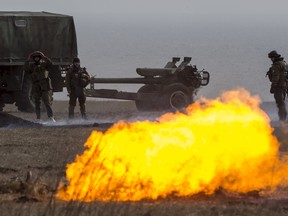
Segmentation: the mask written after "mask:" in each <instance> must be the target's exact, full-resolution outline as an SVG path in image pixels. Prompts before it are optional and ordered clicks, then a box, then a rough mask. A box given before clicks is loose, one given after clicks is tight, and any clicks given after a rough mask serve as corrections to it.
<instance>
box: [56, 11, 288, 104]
mask: <svg viewBox="0 0 288 216" xmlns="http://www.w3.org/2000/svg"><path fill="white" fill-rule="evenodd" d="M285 20H286V21H287V20H288V19H287V17H285V16H277V17H274V16H272V15H271V16H269V15H266V16H264V15H263V16H259V15H257V16H256V15H253V14H252V15H251V14H250V15H247V16H246V15H230V16H228V15H226V16H219V15H217V16H216V15H214V16H213V15H197V16H196V15H193V14H192V15H191V14H178V15H169V14H166V15H165V14H152V15H149V14H147V15H143V14H142V15H141V16H140V15H139V16H138V15H137V14H130V15H127V16H123V14H122V15H117V14H113V15H107V14H106V15H105V14H88V15H86V14H84V15H83V14H77V15H75V16H74V22H75V27H76V33H77V41H78V54H79V57H80V59H81V65H82V67H86V68H87V71H88V72H89V73H90V74H91V75H92V76H95V77H97V78H106V77H107V78H118V77H119V78H126V77H138V75H137V73H136V68H141V67H151V68H161V67H164V65H165V64H166V63H167V62H168V61H170V60H171V59H172V57H181V59H182V58H183V57H185V56H189V57H192V61H191V64H192V65H196V66H197V68H198V70H202V69H204V70H206V71H208V72H209V73H210V83H209V85H207V86H204V87H202V88H201V89H200V90H199V92H198V95H197V97H205V98H208V99H213V98H216V97H218V96H219V95H220V94H221V93H222V92H223V91H227V90H233V89H237V88H245V89H247V90H248V91H249V92H251V94H252V95H258V96H259V97H260V98H261V100H262V101H273V100H274V99H273V95H271V94H270V93H269V89H270V82H269V80H268V78H267V77H265V75H266V72H267V71H268V69H269V67H270V66H271V61H270V59H268V56H267V54H268V53H269V52H270V51H271V50H277V51H278V52H279V53H280V54H282V56H283V57H284V58H286V59H288V24H287V22H286V21H285ZM95 87H96V88H108V89H117V90H119V91H128V92H137V90H138V89H139V88H140V87H141V85H139V84H97V85H96V86H95ZM54 97H55V99H56V100H67V93H66V92H62V93H55V95H54Z"/></svg>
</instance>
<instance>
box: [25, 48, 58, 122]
mask: <svg viewBox="0 0 288 216" xmlns="http://www.w3.org/2000/svg"><path fill="white" fill-rule="evenodd" d="M51 67H52V62H51V60H50V59H49V58H48V57H46V56H45V55H44V54H43V53H42V52H39V51H35V52H33V53H32V54H31V55H30V56H29V59H28V60H27V61H26V62H25V65H24V70H25V72H26V73H28V74H30V77H31V80H32V97H33V99H34V100H35V111H36V117H37V120H40V119H41V110H40V104H41V99H42V101H43V102H44V105H45V107H46V111H47V116H48V118H50V119H51V120H52V121H53V122H55V120H54V117H53V111H52V107H51V106H52V100H53V98H52V94H53V93H52V85H51V79H50V78H49V70H50V69H51Z"/></svg>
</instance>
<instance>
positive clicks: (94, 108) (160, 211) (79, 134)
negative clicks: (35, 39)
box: [0, 101, 288, 216]
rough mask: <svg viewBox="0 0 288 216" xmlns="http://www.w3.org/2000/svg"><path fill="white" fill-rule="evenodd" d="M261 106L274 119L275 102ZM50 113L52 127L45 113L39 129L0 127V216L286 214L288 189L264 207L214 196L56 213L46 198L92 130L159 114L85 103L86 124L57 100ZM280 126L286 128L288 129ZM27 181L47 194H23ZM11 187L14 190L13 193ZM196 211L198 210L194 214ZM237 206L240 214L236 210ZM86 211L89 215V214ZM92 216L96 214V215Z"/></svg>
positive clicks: (281, 133) (279, 131)
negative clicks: (71, 116) (70, 115)
mask: <svg viewBox="0 0 288 216" xmlns="http://www.w3.org/2000/svg"><path fill="white" fill-rule="evenodd" d="M263 107H264V108H265V110H266V111H267V113H269V115H272V116H273V115H274V111H275V109H274V104H271V103H269V104H264V105H263ZM53 109H54V112H55V119H56V120H57V123H56V124H52V123H51V122H49V121H48V119H47V117H46V113H45V112H44V113H43V122H42V126H41V127H38V126H37V124H35V125H34V124H33V125H32V126H31V125H29V126H27V125H25V123H23V124H22V125H20V126H19V125H17V124H16V125H15V124H14V125H13V124H8V125H6V126H5V127H2V128H1V127H0V212H1V213H0V215H39V214H40V213H41V214H42V215H81V214H80V212H81V209H82V210H83V209H89V211H88V210H87V211H85V212H86V213H85V214H83V215H125V216H126V215H141V216H142V215H143V216H152V215H153V216H154V215H189V216H192V215H257V214H258V215H259V214H260V215H271V214H272V213H273V215H288V192H287V191H286V192H284V195H283V194H282V195H283V199H281V201H277V203H276V204H275V202H273V203H271V202H269V203H268V204H267V203H266V201H263V200H258V199H252V202H248V204H246V201H245V202H243V199H241V200H240V201H239V200H234V201H233V200H232V201H231V200H226V199H224V198H223V197H222V198H220V199H221V200H222V201H223V202H222V201H221V202H216V203H215V200H219V197H218V198H216V199H215V200H214V201H213V198H212V199H211V198H209V199H208V200H207V199H206V198H204V199H199V200H200V201H199V200H198V202H196V204H195V202H194V201H195V200H194V201H193V202H190V203H189V205H188V206H187V205H185V203H186V204H187V200H185V201H183V202H180V203H178V202H177V203H175V201H171V202H170V201H165V202H155V203H149V202H148V203H140V204H139V205H138V206H137V205H136V206H135V204H133V203H130V204H127V203H126V204H125V203H124V204H123V203H122V204H121V205H120V204H115V203H114V204H113V203H109V204H107V203H106V204H103V203H102V204H99V203H98V204H97V205H96V206H98V207H99V205H101V208H98V210H97V211H96V210H95V209H94V208H95V206H93V207H91V206H90V207H91V208H90V207H88V206H87V205H86V204H85V205H84V206H80V207H79V205H77V206H76V207H75V205H72V206H73V207H71V206H70V207H71V209H72V210H71V209H70V210H69V206H68V210H67V205H66V204H65V203H63V202H58V203H57V210H55V209H56V208H55V204H51V199H50V200H49V199H48V198H47V197H49V196H50V195H51V196H52V195H53V193H54V192H55V190H56V188H57V184H58V182H59V180H61V179H62V180H63V178H64V177H65V170H66V165H67V164H68V163H71V162H73V161H74V159H75V156H76V155H77V154H81V153H82V152H83V150H84V146H83V144H84V143H85V141H86V139H87V138H88V137H89V135H90V134H91V132H92V131H93V130H100V131H105V130H106V129H107V128H108V127H109V126H110V125H111V124H113V123H114V122H117V121H118V120H121V119H124V120H126V121H137V120H143V119H150V120H154V119H155V118H157V117H158V116H160V115H161V114H162V113H160V112H155V113H140V112H138V111H137V110H136V107H135V104H134V103H133V102H126V101H97V102H95V101H88V102H87V114H88V118H89V119H88V121H83V120H81V118H80V114H79V107H77V108H76V110H75V111H76V120H75V121H73V122H68V120H67V109H68V102H66V101H55V102H54V104H53ZM6 113H8V114H11V115H13V116H16V117H20V118H21V119H24V120H28V121H29V122H34V121H35V114H34V113H21V112H18V111H17V109H16V108H15V107H14V106H13V105H8V106H6V107H5V108H4V114H5V115H6ZM0 118H1V116H0ZM272 123H273V122H272ZM273 124H274V128H275V132H274V133H275V135H276V136H277V137H278V139H279V140H281V142H282V145H281V146H280V149H281V152H284V153H285V152H286V151H288V144H287V140H288V139H287V132H286V130H283V128H282V126H281V125H279V124H278V123H277V122H274V123H273ZM284 127H285V128H286V126H284ZM29 172H31V173H32V176H31V177H30V179H29V180H27V179H26V178H27V173H29ZM27 181H29V182H33V185H35V183H39V185H40V186H39V188H43V187H46V188H45V192H43V194H44V195H43V194H42V195H43V196H42V195H41V194H40V195H39V194H35V193H34V192H33V194H31V193H30V192H29V193H28V192H27V190H26V189H25V190H26V191H25V190H24V192H23V185H22V184H23V182H24V183H25V182H27ZM7 182H8V183H7ZM15 182H16V183H19V182H20V189H19V185H18V184H16V186H14V185H15ZM11 185H12V186H11ZM13 187H15V188H16V189H15V191H16V192H15V191H14V190H13ZM11 188H12V189H11ZM9 190H10V191H9ZM19 191H20V192H19ZM37 193H38V192H37ZM220 197H221V195H220ZM35 203H36V204H35ZM229 203H230V204H229ZM35 205H36V209H38V210H37V211H36V210H35ZM127 205H128V207H127ZM47 206H48V207H47ZM123 206H124V207H123ZM241 206H242V207H241ZM251 206H253V208H252V207H251ZM79 208H80V210H79ZM111 208H112V210H111ZM195 208H197V209H198V210H197V211H195ZM239 208H240V210H239V211H237V209H239ZM15 209H16V210H15ZM25 209H26V210H25ZM63 209H64V210H63ZM99 209H102V210H103V209H104V210H105V209H106V211H104V210H103V211H102V212H101V211H100V210H99ZM108 209H109V211H108ZM125 209H126V210H125ZM135 209H136V210H137V211H136V210H135ZM180 209H181V211H180ZM193 209H194V210H193ZM263 209H264V210H263ZM69 211H70V213H71V214H70V213H69ZM130 211H131V212H130ZM263 211H264V212H263ZM88 212H90V213H89V214H88ZM95 212H98V213H97V214H96V213H95ZM107 212H108V213H107ZM128 212H129V214H128ZM180 212H182V213H180ZM193 212H194V213H195V214H194V213H193ZM221 212H222V213H221ZM223 212H224V213H223ZM225 212H227V214H226V213H225ZM72 213H73V214H72ZM130 213H131V214H130Z"/></svg>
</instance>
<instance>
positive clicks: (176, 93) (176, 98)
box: [162, 83, 193, 110]
mask: <svg viewBox="0 0 288 216" xmlns="http://www.w3.org/2000/svg"><path fill="white" fill-rule="evenodd" d="M192 102H193V96H192V93H190V91H189V89H188V88H187V87H186V86H185V85H183V84H181V83H175V84H171V85H168V86H165V87H164V88H163V97H162V105H163V108H164V109H173V110H179V109H183V108H185V107H187V106H188V105H189V104H191V103H192Z"/></svg>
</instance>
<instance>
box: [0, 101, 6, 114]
mask: <svg viewBox="0 0 288 216" xmlns="http://www.w3.org/2000/svg"><path fill="white" fill-rule="evenodd" d="M4 107H5V104H4V103H2V102H0V112H2V111H3V108H4Z"/></svg>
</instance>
